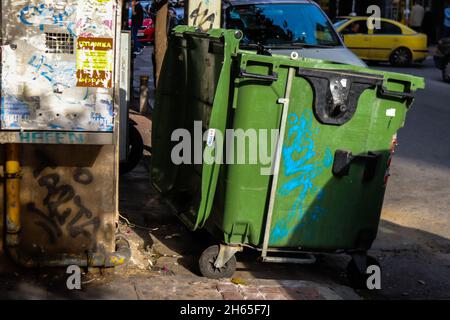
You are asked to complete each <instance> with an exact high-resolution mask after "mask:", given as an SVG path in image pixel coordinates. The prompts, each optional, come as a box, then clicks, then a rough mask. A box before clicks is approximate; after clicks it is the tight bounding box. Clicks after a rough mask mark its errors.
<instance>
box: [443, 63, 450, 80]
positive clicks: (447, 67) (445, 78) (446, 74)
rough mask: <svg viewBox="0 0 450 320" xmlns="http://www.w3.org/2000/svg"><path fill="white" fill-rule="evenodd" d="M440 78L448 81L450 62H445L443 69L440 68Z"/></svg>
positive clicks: (449, 77)
mask: <svg viewBox="0 0 450 320" xmlns="http://www.w3.org/2000/svg"><path fill="white" fill-rule="evenodd" d="M442 79H443V80H444V81H445V82H448V83H450V63H447V65H446V66H445V68H444V69H442Z"/></svg>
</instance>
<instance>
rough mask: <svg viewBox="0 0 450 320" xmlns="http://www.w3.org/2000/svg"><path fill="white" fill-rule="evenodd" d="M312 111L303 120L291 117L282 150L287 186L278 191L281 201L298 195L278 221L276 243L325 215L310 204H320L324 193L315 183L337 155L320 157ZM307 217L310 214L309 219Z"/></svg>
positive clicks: (328, 153)
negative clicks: (312, 202) (315, 138)
mask: <svg viewBox="0 0 450 320" xmlns="http://www.w3.org/2000/svg"><path fill="white" fill-rule="evenodd" d="M313 117H314V116H313V114H312V111H305V112H304V113H303V114H302V115H301V116H300V117H299V116H298V115H297V114H295V113H292V114H290V115H289V117H288V131H287V136H286V140H285V144H284V146H283V150H282V160H283V162H282V165H283V167H282V170H283V171H282V174H283V175H284V177H285V178H287V182H285V183H284V184H282V185H281V186H280V188H279V189H278V190H277V197H288V196H292V194H295V197H293V198H292V197H291V199H295V200H294V202H293V204H292V207H291V209H290V210H289V212H288V214H287V215H286V216H285V217H284V218H283V219H280V220H278V222H277V223H276V224H275V226H274V227H273V230H272V233H271V240H272V241H282V240H283V239H285V238H287V237H288V236H289V235H292V234H293V233H295V231H297V230H298V229H300V228H302V227H304V226H305V225H307V224H309V223H313V222H314V221H316V220H317V219H319V218H320V215H322V214H324V210H323V209H322V208H321V207H320V206H318V205H313V207H309V206H308V205H309V204H310V202H309V201H308V200H311V199H317V200H320V199H321V198H323V197H324V191H323V190H321V189H320V187H318V186H317V185H315V180H316V179H317V178H318V177H319V176H320V175H321V174H322V173H323V172H324V170H325V169H327V168H330V167H331V166H332V164H333V155H332V153H331V150H330V149H329V148H327V149H326V150H325V152H324V153H323V154H319V153H318V151H317V149H316V146H315V141H314V136H315V135H317V133H318V129H317V128H313ZM306 213H308V214H307V215H306Z"/></svg>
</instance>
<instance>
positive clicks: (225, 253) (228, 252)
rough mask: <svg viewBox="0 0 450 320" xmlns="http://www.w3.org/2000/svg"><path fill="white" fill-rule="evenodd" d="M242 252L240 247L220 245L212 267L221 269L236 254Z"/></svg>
mask: <svg viewBox="0 0 450 320" xmlns="http://www.w3.org/2000/svg"><path fill="white" fill-rule="evenodd" d="M242 250H243V248H242V246H239V245H236V246H229V245H223V244H221V245H220V248H219V254H218V255H217V259H216V261H215V262H214V267H216V268H222V267H223V266H224V265H225V264H226V263H227V262H228V261H230V259H231V258H232V257H233V256H234V255H235V254H236V253H237V252H241V251H242Z"/></svg>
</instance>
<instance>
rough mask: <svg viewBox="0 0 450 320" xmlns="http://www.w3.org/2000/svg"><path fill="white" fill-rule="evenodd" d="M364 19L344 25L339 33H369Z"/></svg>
mask: <svg viewBox="0 0 450 320" xmlns="http://www.w3.org/2000/svg"><path fill="white" fill-rule="evenodd" d="M368 30H369V29H368V28H367V22H366V20H359V21H355V22H352V23H350V24H349V25H348V26H346V27H345V28H344V29H343V30H342V31H341V33H342V34H367V33H369V31H368Z"/></svg>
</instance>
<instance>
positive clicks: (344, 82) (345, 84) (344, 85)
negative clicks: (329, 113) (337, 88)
mask: <svg viewBox="0 0 450 320" xmlns="http://www.w3.org/2000/svg"><path fill="white" fill-rule="evenodd" d="M341 84H342V86H343V87H344V88H346V87H347V79H345V78H344V79H341Z"/></svg>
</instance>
